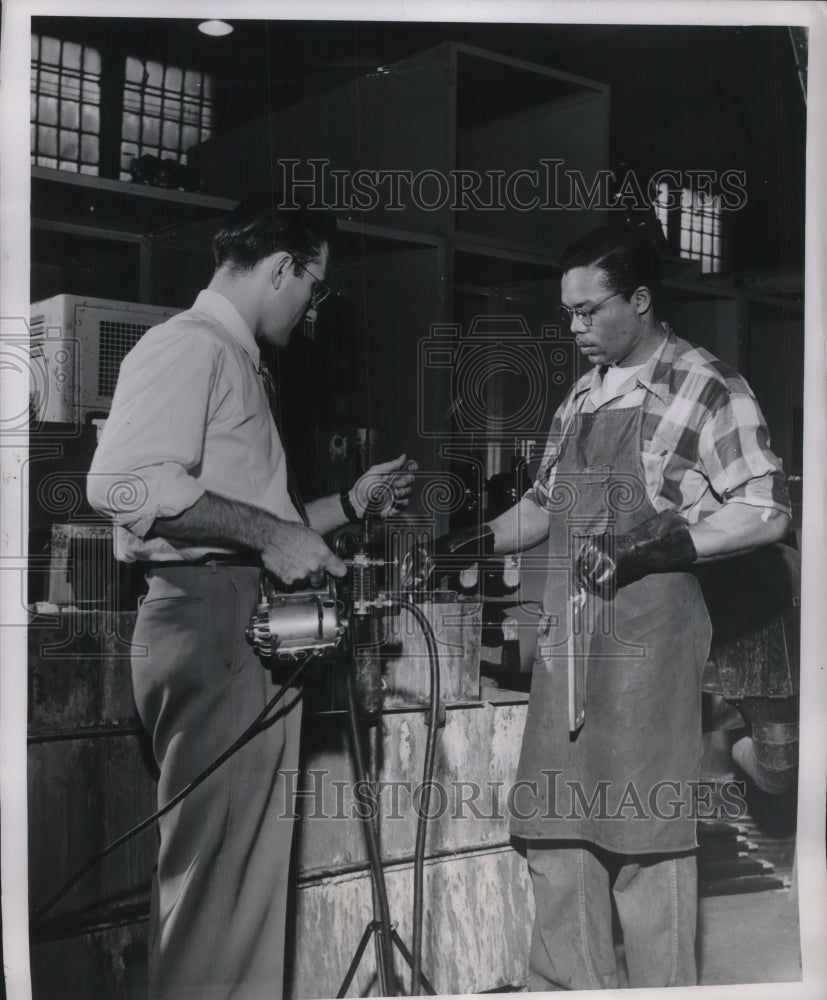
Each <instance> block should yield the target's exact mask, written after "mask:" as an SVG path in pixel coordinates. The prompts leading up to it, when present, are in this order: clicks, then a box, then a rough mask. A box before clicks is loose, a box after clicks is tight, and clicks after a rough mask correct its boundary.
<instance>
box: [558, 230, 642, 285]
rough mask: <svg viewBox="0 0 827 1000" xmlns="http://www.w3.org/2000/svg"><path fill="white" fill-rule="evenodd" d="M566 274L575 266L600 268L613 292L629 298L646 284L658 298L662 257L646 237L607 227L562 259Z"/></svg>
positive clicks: (593, 231) (568, 251) (589, 236)
mask: <svg viewBox="0 0 827 1000" xmlns="http://www.w3.org/2000/svg"><path fill="white" fill-rule="evenodd" d="M560 267H561V268H562V270H563V273H565V272H566V271H571V270H572V269H573V268H575V267H599V268H600V269H601V270H602V271H604V272H605V274H606V284H607V286H608V287H609V288H611V290H612V291H613V292H616V293H618V294H621V295H623V297H624V298H626V299H628V298H630V297H631V295H632V293H633V292H634V290H635V289H636V288H639V287H640V286H641V285H645V286H646V287H647V288H648V289H649V291H650V292H651V293H652V298H653V299H657V296H658V292H659V291H660V255H659V253H658V250H657V247H655V245H654V244H653V243H652V241H651V239H649V238H648V237H647V236H646V235H645V234H642V233H639V232H636V231H634V230H632V229H630V228H628V227H619V226H618V227H614V226H603V227H601V228H600V229H593V230H592V231H591V232H590V233H589V234H588V235H586V236H584V237H582V238H581V239H579V240H577V241H575V242H574V243H572V244H571V246H569V247H568V248H567V249H566V250H565V252H564V253H563V255H562V257H561V258H560Z"/></svg>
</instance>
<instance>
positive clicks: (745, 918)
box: [698, 886, 801, 986]
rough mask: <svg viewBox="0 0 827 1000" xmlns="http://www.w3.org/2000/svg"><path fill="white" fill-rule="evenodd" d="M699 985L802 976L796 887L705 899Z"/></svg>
mask: <svg viewBox="0 0 827 1000" xmlns="http://www.w3.org/2000/svg"><path fill="white" fill-rule="evenodd" d="M698 923H699V926H698V946H699V948H698V950H699V955H698V959H699V985H701V986H713V985H716V986H721V985H727V984H730V983H783V982H795V981H798V980H800V979H801V959H800V953H799V943H798V942H799V938H798V904H797V893H796V891H795V887H794V886H793V887H791V888H790V889H774V890H770V891H768V892H755V893H745V894H744V895H737V896H711V897H708V898H706V899H701V901H700V906H699V918H698Z"/></svg>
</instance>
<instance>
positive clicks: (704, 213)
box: [680, 188, 729, 274]
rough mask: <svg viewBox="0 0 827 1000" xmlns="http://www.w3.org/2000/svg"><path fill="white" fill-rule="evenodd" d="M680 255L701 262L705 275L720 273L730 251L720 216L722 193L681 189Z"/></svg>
mask: <svg viewBox="0 0 827 1000" xmlns="http://www.w3.org/2000/svg"><path fill="white" fill-rule="evenodd" d="M680 245H681V257H687V258H688V259H689V260H699V261H700V262H701V272H702V273H703V274H719V273H720V272H721V271H722V270H723V264H724V261H725V260H727V259H728V257H729V253H728V248H727V246H726V240H725V238H724V231H723V219H722V218H721V196H720V195H714V194H704V192H703V191H692V190H691V189H690V188H684V189H683V190H682V191H681V244H680Z"/></svg>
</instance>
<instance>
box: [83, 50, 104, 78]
mask: <svg viewBox="0 0 827 1000" xmlns="http://www.w3.org/2000/svg"><path fill="white" fill-rule="evenodd" d="M83 72H84V73H91V74H92V75H93V76H100V72H101V57H100V52H98V51H97V49H84V50H83Z"/></svg>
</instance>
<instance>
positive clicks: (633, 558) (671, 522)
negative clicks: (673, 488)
mask: <svg viewBox="0 0 827 1000" xmlns="http://www.w3.org/2000/svg"><path fill="white" fill-rule="evenodd" d="M697 558H698V553H697V552H696V550H695V543H694V542H693V541H692V536H691V535H690V534H689V525H688V524H687V523H686V521H685V520H684V519H683V518H682V517H681V516H680V514H677V513H676V512H675V511H673V510H665V511H663V512H662V513H660V514H655V515H653V516H652V517H650V518H648V519H647V520H646V521H644V522H643V523H642V524H639V525H638V526H637V527H636V528H634V529H633V530H632V531H630V532H629V534H628V535H618V536H617V537H614V536H612V535H611V534H610V533H609V532H605V533H604V534H602V535H592V536H590V537H588V538H586V540H585V541H584V542H583V544H582V545H581V546H580V551H579V553H578V554H577V559H576V561H575V566H574V581H575V585H579V586H582V587H585V589H586V590H587V591H588V592H589V593H590V594H597V595H599V596H600V597H603V598H605V599H606V600H612V599H613V598H614V596H615V594H616V593H617V588H618V587H622V586H623V585H624V584H627V583H632V581H634V580H639V579H640V578H641V577H644V576H647V575H648V574H649V573H663V572H665V571H666V570H673V569H682V568H684V567H686V566H690V565H691V564H692V563H694V562H695V560H696V559H697Z"/></svg>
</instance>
